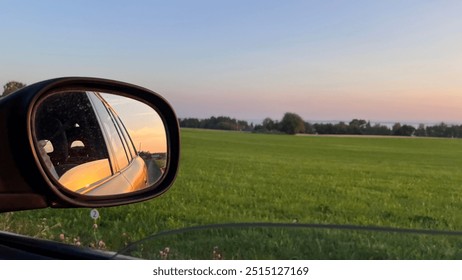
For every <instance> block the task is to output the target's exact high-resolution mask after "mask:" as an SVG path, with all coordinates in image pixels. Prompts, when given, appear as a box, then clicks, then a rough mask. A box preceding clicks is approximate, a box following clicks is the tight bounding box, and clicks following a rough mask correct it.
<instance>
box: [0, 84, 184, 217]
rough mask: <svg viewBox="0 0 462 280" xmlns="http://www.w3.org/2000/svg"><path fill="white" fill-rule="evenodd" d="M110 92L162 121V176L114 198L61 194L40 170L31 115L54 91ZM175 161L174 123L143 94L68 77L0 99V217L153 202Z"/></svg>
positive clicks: (158, 101)
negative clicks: (53, 209) (23, 212)
mask: <svg viewBox="0 0 462 280" xmlns="http://www.w3.org/2000/svg"><path fill="white" fill-rule="evenodd" d="M73 90H79V91H92V92H105V93H114V94H117V95H120V96H124V97H128V98H131V99H134V100H137V101H140V102H142V103H144V104H146V105H148V106H150V107H151V108H152V109H154V110H155V111H156V112H157V114H158V115H159V116H160V118H161V119H162V121H163V124H164V127H165V135H166V139H167V146H168V152H167V153H166V157H167V159H166V166H165V170H163V175H162V177H161V178H160V179H159V180H158V181H156V182H155V184H153V185H152V186H150V187H147V188H146V189H142V190H139V191H134V192H129V193H121V194H115V195H101V196H85V195H81V194H78V193H73V192H69V191H66V189H65V188H63V187H62V186H60V184H59V183H58V181H57V180H55V179H54V178H53V176H51V175H50V172H49V170H47V168H45V163H44V161H43V159H42V157H41V156H40V153H39V151H38V147H37V141H36V138H35V135H34V129H33V128H34V125H35V124H34V118H33V113H34V110H35V108H36V106H37V104H38V103H39V102H40V100H43V99H44V98H46V97H47V96H50V95H52V94H54V93H56V92H59V91H73ZM179 157H180V134H179V126H178V120H177V117H176V115H175V112H174V110H173V109H172V107H171V106H170V105H169V103H168V102H167V101H166V100H165V99H164V98H162V97H161V96H160V95H159V94H157V93H155V92H153V91H150V90H148V89H145V88H142V87H139V86H135V85H131V84H127V83H123V82H119V81H112V80H106V79H99V78H81V77H68V78H57V79H51V80H46V81H42V82H39V83H36V84H33V85H30V86H27V87H25V88H23V89H20V90H18V91H17V92H15V93H12V94H10V95H8V96H6V97H3V98H0V212H5V211H16V210H26V209H36V208H45V207H66V208H68V207H107V206H117V205H123V204H129V203H134V202H141V201H144V200H148V199H151V198H154V197H157V196H159V195H161V194H162V193H164V192H165V191H167V189H168V188H169V187H170V186H171V185H172V184H173V182H174V180H175V177H176V174H177V170H178V164H179Z"/></svg>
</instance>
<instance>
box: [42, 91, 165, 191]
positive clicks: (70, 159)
mask: <svg viewBox="0 0 462 280" xmlns="http://www.w3.org/2000/svg"><path fill="white" fill-rule="evenodd" d="M34 132H35V134H34V136H35V143H36V147H37V149H38V153H39V154H40V156H41V157H42V162H43V164H44V165H45V168H46V169H47V170H48V171H49V173H50V174H51V175H52V176H53V177H55V179H57V180H58V182H59V183H60V184H61V185H62V186H64V187H65V188H66V189H68V190H70V191H73V192H76V193H79V194H83V195H92V196H94V195H115V194H124V193H128V192H134V191H137V190H141V189H144V188H146V187H148V186H151V185H153V184H154V183H156V182H157V181H158V180H159V179H160V178H161V177H162V175H163V174H164V172H165V167H166V164H167V162H166V160H167V137H166V132H165V127H164V124H163V121H162V119H161V117H160V116H159V114H158V113H157V112H156V111H155V110H154V109H153V108H151V107H150V106H148V105H146V104H144V103H142V102H140V101H137V100H134V99H131V98H128V97H124V96H121V95H116V94H109V93H101V92H94V91H62V92H57V93H54V94H52V95H49V96H47V97H46V98H45V99H43V100H42V101H41V102H40V103H39V104H38V106H37V107H36V110H35V113H34Z"/></svg>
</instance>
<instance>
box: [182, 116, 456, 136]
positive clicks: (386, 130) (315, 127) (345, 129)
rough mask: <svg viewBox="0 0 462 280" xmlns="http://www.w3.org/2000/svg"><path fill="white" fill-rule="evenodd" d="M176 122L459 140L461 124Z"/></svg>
mask: <svg viewBox="0 0 462 280" xmlns="http://www.w3.org/2000/svg"><path fill="white" fill-rule="evenodd" d="M179 123H180V126H181V127H186V128H205V129H219V130H237V131H249V132H254V133H274V134H299V133H301V134H320V135H326V134H332V135H381V136H387V135H389V136H419V137H447V138H462V125H448V124H446V123H444V122H442V123H439V124H435V125H425V124H420V125H419V126H417V127H414V126H412V125H409V124H401V123H400V122H396V123H395V124H393V126H391V127H389V126H386V125H383V124H380V123H374V124H371V122H370V121H366V120H364V119H353V120H351V121H350V122H338V123H310V122H306V121H304V120H303V119H302V118H301V117H300V116H299V115H297V114H295V113H285V114H284V116H283V118H282V119H281V120H273V119H271V118H265V119H264V120H263V122H262V123H261V124H257V125H254V124H253V123H250V124H249V123H248V122H247V121H243V120H237V119H234V118H230V117H224V116H220V117H211V118H207V119H197V118H184V119H179Z"/></svg>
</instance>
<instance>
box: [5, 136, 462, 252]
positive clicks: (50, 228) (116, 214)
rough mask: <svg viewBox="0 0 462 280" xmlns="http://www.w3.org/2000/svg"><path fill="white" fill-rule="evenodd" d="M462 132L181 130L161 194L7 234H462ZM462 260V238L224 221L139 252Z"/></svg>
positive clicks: (83, 237)
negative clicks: (169, 181)
mask: <svg viewBox="0 0 462 280" xmlns="http://www.w3.org/2000/svg"><path fill="white" fill-rule="evenodd" d="M461 167H462V140H457V139H427V138H367V137H356V138H354V137H321V136H307V137H302V136H287V135H264V134H249V133H238V132H224V131H206V130H190V129H184V130H182V159H181V167H180V173H179V175H178V179H177V181H176V183H175V185H174V186H173V187H172V189H171V190H170V191H169V192H167V193H166V194H165V195H163V196H162V197H160V198H158V199H155V200H152V201H148V202H145V203H140V204H133V205H127V206H122V207H115V208H106V209H100V213H101V219H100V220H98V228H97V229H94V228H93V221H92V220H91V218H90V216H89V209H60V210H56V209H43V210H35V211H24V212H18V213H13V214H11V213H8V214H3V216H2V217H1V218H0V230H10V231H14V232H18V233H23V234H27V235H33V236H37V237H40V238H47V239H52V240H60V239H62V237H63V236H61V238H60V234H63V235H64V242H68V243H74V242H76V240H78V241H79V242H81V244H82V246H89V245H90V244H91V243H93V246H96V247H97V245H95V244H97V243H98V241H99V240H103V241H104V242H105V244H106V247H107V249H110V250H117V249H119V248H121V247H123V245H124V244H127V243H129V242H132V241H135V240H139V239H141V238H143V237H146V236H148V235H150V234H154V233H157V232H159V231H163V230H168V229H175V228H182V227H188V226H197V225H204V224H210V223H227V222H284V223H293V222H297V223H329V224H331V223H335V224H354V225H374V226H387V227H399V228H415V229H439V230H459V231H460V230H462V196H461V193H462V172H460V169H461ZM165 247H169V248H170V252H169V254H168V258H180V259H190V258H199V259H207V258H213V252H212V251H213V248H214V247H218V248H219V249H216V251H217V250H218V251H220V254H221V255H223V256H224V258H226V259H233V258H238V259H251V258H257V259H273V258H276V259H292V258H295V259H297V258H298V259H358V258H359V259H369V258H374V259H376V258H378V259H383V258H384V259H403V258H404V259H445V258H449V259H453V258H456V259H461V258H462V237H448V236H427V235H415V234H397V233H377V232H359V231H340V230H325V229H324V230H323V229H312V230H308V229H303V230H302V229H281V228H276V229H265V228H254V229H213V230H204V231H195V232H190V233H183V234H179V235H175V236H170V237H168V236H167V237H161V238H158V239H155V240H152V241H149V242H146V243H144V244H143V245H142V246H139V247H138V248H137V249H136V251H134V252H133V254H134V255H136V256H141V257H146V258H159V251H160V250H162V249H163V248H165Z"/></svg>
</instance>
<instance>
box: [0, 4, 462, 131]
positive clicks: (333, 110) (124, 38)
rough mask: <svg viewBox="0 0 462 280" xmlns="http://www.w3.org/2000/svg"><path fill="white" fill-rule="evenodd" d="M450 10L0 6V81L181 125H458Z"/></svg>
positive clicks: (454, 15)
mask: <svg viewBox="0 0 462 280" xmlns="http://www.w3.org/2000/svg"><path fill="white" fill-rule="evenodd" d="M461 11H462V2H461V1H412V0H409V1H250V0H249V1H236V0H233V1H80V0H77V1H10V0H6V1H0V17H1V18H2V24H1V25H0V34H1V38H2V40H1V44H0V83H2V84H4V83H5V82H7V81H9V80H19V81H23V82H25V83H28V84H30V83H33V82H37V81H40V80H43V79H48V78H53V77H58V76H75V75H77V76H96V77H104V78H110V79H117V80H122V81H126V82H131V83H135V84H139V85H142V86H145V87H147V88H149V89H152V90H154V91H156V92H159V93H160V94H162V95H163V96H165V97H166V98H167V99H168V100H169V101H170V102H171V103H172V104H173V106H174V108H175V109H176V111H177V114H178V115H179V116H180V117H201V118H203V117H209V116H211V115H228V116H231V117H237V118H241V119H248V120H258V119H263V118H265V117H272V118H276V119H278V118H281V117H282V115H283V114H284V112H287V111H290V112H295V113H298V114H300V115H301V116H302V117H303V118H305V119H307V120H350V119H352V118H366V119H370V120H372V121H374V120H375V121H390V120H399V121H414V122H415V121H423V122H436V121H447V122H460V123H462V110H460V109H461V108H462V91H461V90H462V36H461V33H462V32H461V30H462V17H460V14H461Z"/></svg>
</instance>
